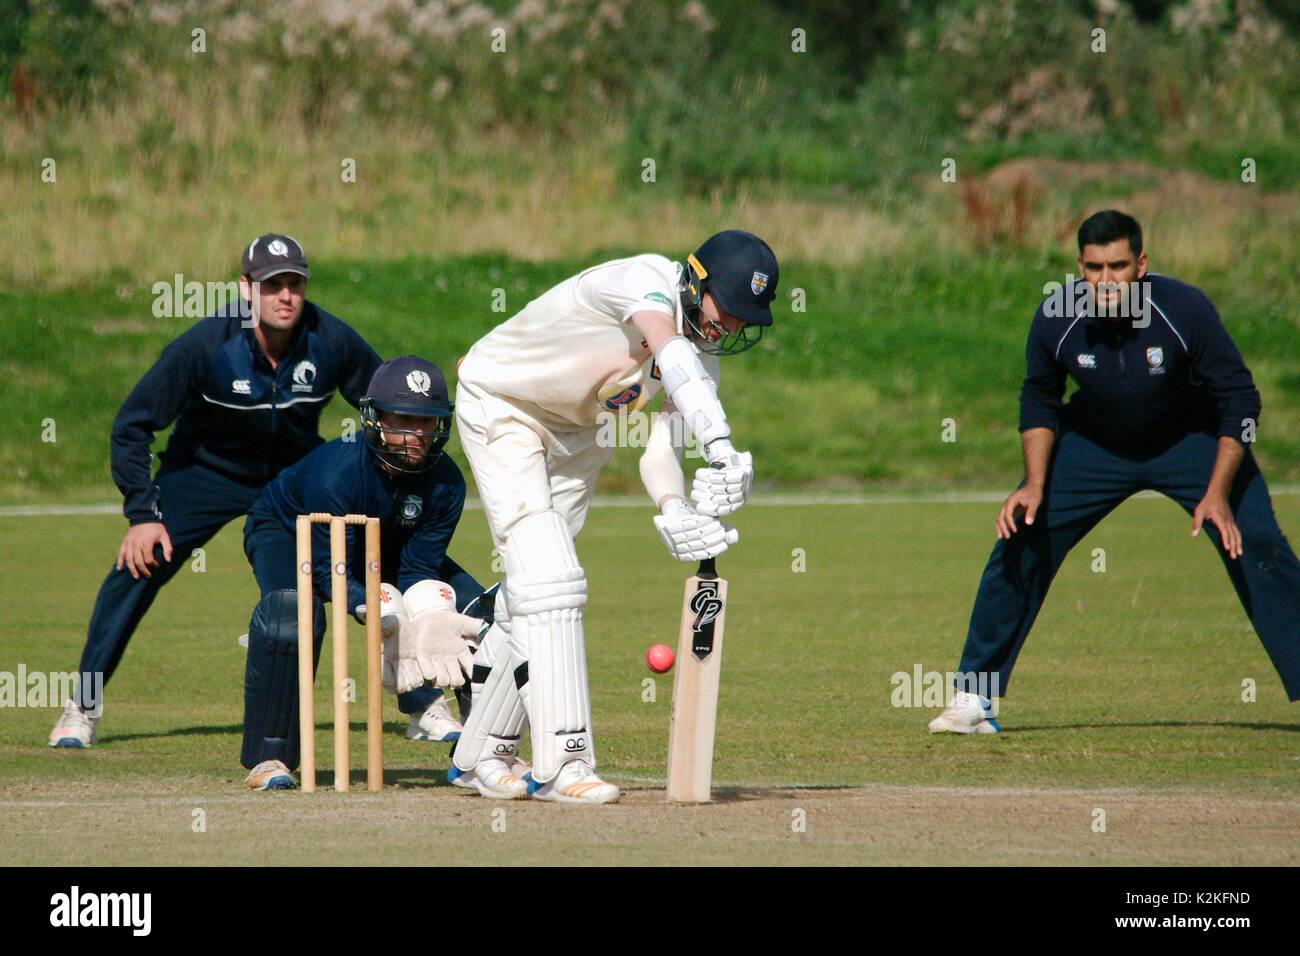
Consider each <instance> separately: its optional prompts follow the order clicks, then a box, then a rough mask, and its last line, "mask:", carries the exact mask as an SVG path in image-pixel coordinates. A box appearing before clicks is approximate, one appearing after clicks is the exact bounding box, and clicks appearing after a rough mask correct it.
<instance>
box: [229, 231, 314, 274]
mask: <svg viewBox="0 0 1300 956" xmlns="http://www.w3.org/2000/svg"><path fill="white" fill-rule="evenodd" d="M282 272H292V273H294V274H295V275H300V276H302V277H303V278H304V279H310V278H311V271H310V270H309V269H308V268H307V256H306V255H304V254H303V251H302V246H300V245H298V240H297V239H294V238H293V237H292V236H282V235H280V234H279V233H276V232H268V233H267V234H266V235H264V236H258V237H257V238H256V239H254V240H253V241H252V242H250V243H249V244H248V248H246V249H245V250H244V259H243V272H242V273H241V275H246V276H248V277H249V278H250V279H252V280H253V281H254V282H261V281H262V280H263V279H269V278H270V277H271V276H275V275H279V274H280V273H282Z"/></svg>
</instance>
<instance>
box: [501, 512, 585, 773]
mask: <svg viewBox="0 0 1300 956" xmlns="http://www.w3.org/2000/svg"><path fill="white" fill-rule="evenodd" d="M503 587H504V589H505V592H506V602H507V605H508V607H509V609H510V646H511V647H512V648H513V650H514V654H515V656H516V657H518V658H519V659H520V661H522V662H524V663H525V664H526V666H527V668H528V680H527V682H526V683H523V682H521V683H520V687H519V692H520V694H521V695H522V696H523V700H524V708H525V709H526V710H527V712H528V722H529V724H530V726H531V728H532V741H533V779H534V780H536V781H537V782H539V783H547V782H549V781H550V780H552V779H553V778H554V777H555V775H556V774H557V773H559V772H560V768H561V767H562V766H563V765H564V764H565V763H566V762H568V761H569V760H573V759H575V758H581V759H583V760H585V761H587V763H588V764H590V765H591V766H592V767H593V768H594V767H595V765H596V756H595V754H596V749H595V746H594V744H593V743H592V739H591V698H590V697H589V696H588V691H587V657H586V653H585V651H584V649H583V644H582V607H583V605H584V604H586V603H587V577H586V575H585V574H584V573H583V570H582V567H581V566H580V565H579V564H578V555H577V552H575V551H574V549H573V537H572V536H571V535H570V534H569V529H568V527H567V526H566V525H565V523H564V518H562V517H561V516H560V515H559V513H558V512H555V511H538V512H535V513H534V514H530V515H528V516H527V517H525V518H522V519H520V520H519V521H518V522H516V523H515V526H514V527H513V528H512V529H511V531H510V534H509V535H508V536H507V537H506V572H505V583H504V585H503Z"/></svg>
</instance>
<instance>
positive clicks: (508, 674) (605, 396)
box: [448, 230, 777, 804]
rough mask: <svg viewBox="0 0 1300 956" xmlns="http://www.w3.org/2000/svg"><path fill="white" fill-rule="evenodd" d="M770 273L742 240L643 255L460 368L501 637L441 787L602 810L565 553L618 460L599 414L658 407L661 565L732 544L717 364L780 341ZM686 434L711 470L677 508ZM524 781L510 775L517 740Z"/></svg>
mask: <svg viewBox="0 0 1300 956" xmlns="http://www.w3.org/2000/svg"><path fill="white" fill-rule="evenodd" d="M776 285H777V262H776V256H775V255H773V253H772V250H771V249H770V248H769V247H768V245H767V243H765V242H763V241H762V240H761V239H759V238H758V237H757V236H754V235H751V234H750V233H747V232H740V231H734V230H733V231H729V232H722V233H718V234H717V235H715V236H713V237H712V238H710V239H709V240H707V241H706V242H705V243H704V244H703V245H702V246H700V248H699V249H698V250H697V251H696V252H695V254H694V255H691V256H688V257H687V258H686V261H685V262H678V263H674V262H672V261H670V260H668V259H666V258H664V257H663V256H659V255H640V256H633V257H632V258H629V259H618V260H614V261H612V262H605V263H602V264H600V265H597V266H593V267H592V268H590V269H587V270H585V271H583V272H580V273H579V274H578V275H575V276H573V277H571V278H569V279H567V280H565V281H564V282H561V283H560V284H559V285H557V286H555V287H554V288H552V289H550V290H549V291H547V292H545V293H543V294H542V295H541V296H539V297H538V298H536V299H534V300H533V301H532V302H530V303H528V305H527V306H525V307H524V309H523V310H522V311H521V312H519V313H518V314H517V315H515V316H514V317H512V318H511V319H509V320H508V321H506V322H504V323H502V324H501V325H499V326H497V327H496V328H495V329H493V330H492V331H491V332H489V333H488V334H487V335H486V336H484V337H483V338H482V339H480V340H479V341H478V342H477V343H476V344H475V345H474V347H473V348H471V349H470V351H469V354H468V355H467V356H466V357H465V358H464V360H463V361H462V364H461V366H460V377H459V385H458V387H457V393H456V397H457V402H456V421H457V424H458V427H459V431H460V442H461V446H462V447H463V448H464V449H465V454H466V455H467V456H468V457H469V462H470V466H471V467H472V469H473V471H474V478H475V481H476V483H477V485H478V490H479V495H480V497H481V498H482V499H483V507H484V510H485V511H486V512H487V519H488V525H489V527H490V528H491V531H492V537H493V539H494V541H495V542H496V544H497V545H498V546H499V547H501V548H502V550H503V552H504V555H505V575H504V579H503V582H502V585H501V588H500V591H499V592H498V595H497V599H496V614H495V623H494V624H493V626H492V627H491V628H490V629H489V630H488V632H487V635H486V636H485V637H484V639H483V642H482V643H481V644H480V646H479V649H478V652H477V654H476V655H475V659H474V674H473V682H474V690H473V696H474V708H473V711H472V712H471V713H470V717H469V720H468V721H467V722H466V725H465V732H464V733H463V734H462V735H461V738H460V740H459V741H458V742H457V744H456V749H455V751H454V752H453V753H452V768H451V770H450V771H449V772H448V778H449V779H450V780H451V781H452V782H453V783H454V784H456V785H458V786H462V787H466V788H468V789H473V790H476V791H477V792H479V793H480V794H482V795H484V796H488V797H494V798H500V799H514V798H518V797H523V796H526V795H531V796H533V797H534V798H536V799H539V800H552V801H561V802H567V803H588V804H601V803H610V802H613V801H615V800H617V799H618V796H619V792H618V788H617V787H616V786H614V785H613V784H610V783H607V782H605V781H604V780H602V779H601V778H600V777H598V776H597V775H596V749H595V743H594V740H593V730H594V728H593V726H592V722H591V701H590V696H589V690H588V685H587V661H586V650H585V647H584V643H583V626H582V624H583V622H582V608H583V605H584V604H586V602H587V577H586V574H585V573H584V572H583V569H582V566H581V565H580V564H579V563H578V556H577V552H576V551H575V550H574V539H575V538H576V537H577V535H578V533H579V532H580V531H581V530H582V526H583V523H584V521H585V519H586V516H587V507H588V505H589V504H590V502H591V494H592V490H593V489H594V488H595V484H596V476H597V475H598V474H599V473H600V470H601V468H602V467H604V465H605V463H606V462H608V461H609V459H610V457H611V456H612V455H613V447H612V443H610V442H604V441H602V440H601V437H600V436H601V429H600V427H599V424H598V422H599V416H600V415H601V413H602V412H605V413H618V412H620V411H621V410H625V411H628V412H636V411H639V410H640V409H641V408H642V407H643V406H644V405H645V404H646V402H647V401H648V400H649V399H650V398H651V397H652V396H654V395H655V394H657V392H658V391H660V390H662V391H663V392H664V393H665V395H666V398H665V401H664V406H663V413H661V414H659V415H657V416H656V417H655V419H654V423H653V425H652V428H651V434H650V438H649V440H648V443H647V446H646V449H645V453H644V454H643V455H642V458H641V477H642V480H643V482H644V483H645V487H646V490H647V491H648V492H649V494H650V498H651V500H653V501H654V502H655V504H656V506H657V507H658V508H659V512H660V513H659V515H658V516H656V517H655V518H654V519H653V520H654V525H655V528H656V530H657V531H658V533H659V535H660V537H661V538H662V539H663V541H664V544H665V545H666V546H667V548H668V551H669V553H670V554H671V555H672V556H673V557H674V558H677V559H678V560H682V561H698V560H700V559H702V558H706V557H715V556H717V555H719V554H721V553H722V552H723V551H725V550H726V549H727V547H728V546H729V545H731V544H734V543H735V542H736V541H737V537H738V536H737V534H736V532H735V531H734V530H732V529H731V528H728V527H727V526H726V525H724V524H723V523H722V522H721V521H719V520H718V519H719V517H721V516H724V515H727V514H730V513H731V512H733V511H735V510H736V509H738V508H740V507H741V506H742V505H743V504H744V503H745V500H746V497H747V496H748V494H749V489H750V484H751V481H752V479H753V462H752V459H751V456H750V455H749V454H748V453H743V452H740V451H737V449H736V448H735V447H734V446H733V445H732V442H731V428H730V427H729V426H728V424H727V417H726V415H725V414H724V413H723V410H722V404H721V403H720V402H719V400H718V394H717V391H718V357H719V356H720V355H734V354H737V353H739V352H743V351H745V350H746V349H748V348H750V347H751V346H753V345H754V344H755V343H756V342H757V341H758V340H759V337H760V335H761V334H762V331H763V328H764V327H766V326H769V325H771V324H772V312H771V309H770V306H771V302H772V299H773V297H774V296H775V295H776ZM674 418H679V419H680V420H684V422H685V424H686V428H687V429H689V432H690V434H692V435H693V436H694V437H695V438H696V439H697V440H698V442H699V444H700V446H701V447H702V450H703V454H704V458H705V460H706V461H707V463H708V465H709V467H707V468H701V469H699V470H698V471H697V472H696V473H695V480H694V484H693V489H692V493H691V496H692V498H693V499H694V505H693V506H692V504H691V503H689V502H688V501H687V499H686V489H685V479H684V477H683V475H682V469H681V465H680V463H679V461H678V453H679V451H680V448H681V446H682V445H683V444H684V441H685V437H686V432H685V430H682V429H675V428H673V427H672V420H673V419H674ZM525 719H527V721H528V723H529V725H530V730H531V734H532V745H533V749H532V757H533V770H532V772H531V774H528V775H526V776H525V777H522V778H521V777H520V776H518V775H517V774H514V773H513V772H512V771H511V767H510V760H511V758H512V757H513V756H514V755H515V753H517V748H518V745H519V738H520V735H521V733H522V729H523V724H524V721H525Z"/></svg>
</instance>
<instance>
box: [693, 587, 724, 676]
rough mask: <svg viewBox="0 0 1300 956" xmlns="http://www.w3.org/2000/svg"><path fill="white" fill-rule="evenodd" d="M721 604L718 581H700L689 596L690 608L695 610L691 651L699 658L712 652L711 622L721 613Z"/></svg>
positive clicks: (702, 658) (701, 658)
mask: <svg viewBox="0 0 1300 956" xmlns="http://www.w3.org/2000/svg"><path fill="white" fill-rule="evenodd" d="M722 606H723V605H722V598H720V597H718V582H717V581H701V582H700V586H699V587H698V588H696V590H695V593H694V594H693V595H692V596H691V610H692V611H694V612H695V622H694V623H693V624H692V625H691V631H692V637H691V653H692V654H694V655H695V656H696V657H697V658H699V659H700V660H704V659H705V658H706V657H708V656H709V655H710V654H712V653H713V622H714V621H716V620H717V619H718V615H719V614H721V613H722Z"/></svg>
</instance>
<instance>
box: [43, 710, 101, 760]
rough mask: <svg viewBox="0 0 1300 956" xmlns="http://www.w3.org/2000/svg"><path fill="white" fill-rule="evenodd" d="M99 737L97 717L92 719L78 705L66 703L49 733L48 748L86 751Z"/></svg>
mask: <svg viewBox="0 0 1300 956" xmlns="http://www.w3.org/2000/svg"><path fill="white" fill-rule="evenodd" d="M98 736H99V717H92V716H91V715H90V714H88V713H87V712H86V711H84V710H82V709H81V707H80V706H79V705H78V704H75V703H73V702H72V701H68V705H67V706H66V707H64V708H63V713H62V715H60V717H59V722H58V723H56V724H55V725H54V729H53V730H51V731H50V746H51V747H58V748H61V749H73V750H87V749H89V748H90V747H91V746H93V745H94V743H95V739H96V738H97V737H98Z"/></svg>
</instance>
